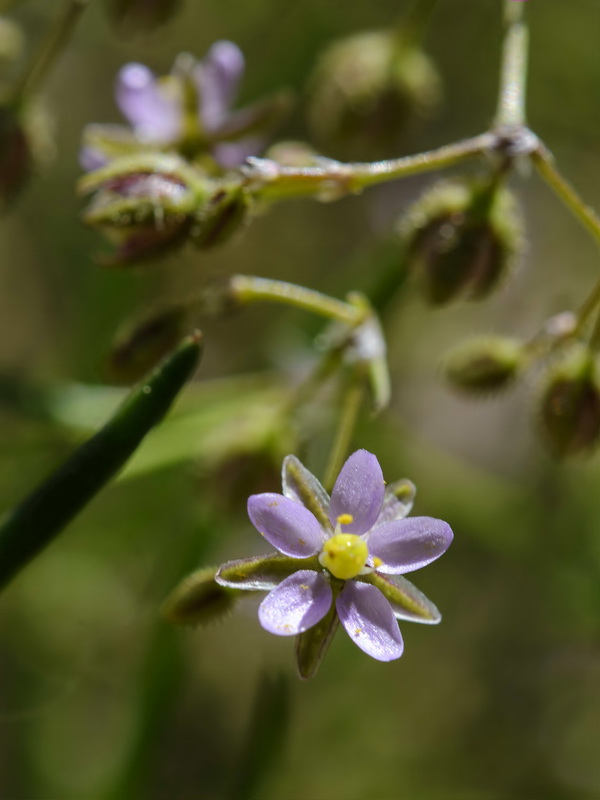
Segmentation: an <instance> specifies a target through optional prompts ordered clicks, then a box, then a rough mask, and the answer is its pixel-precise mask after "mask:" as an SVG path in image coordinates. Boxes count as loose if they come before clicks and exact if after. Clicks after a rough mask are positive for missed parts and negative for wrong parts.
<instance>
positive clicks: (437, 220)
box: [401, 181, 522, 305]
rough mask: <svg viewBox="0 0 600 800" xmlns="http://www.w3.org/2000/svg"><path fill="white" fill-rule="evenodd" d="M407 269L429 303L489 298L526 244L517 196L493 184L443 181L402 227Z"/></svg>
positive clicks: (422, 201)
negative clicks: (522, 245)
mask: <svg viewBox="0 0 600 800" xmlns="http://www.w3.org/2000/svg"><path fill="white" fill-rule="evenodd" d="M401 233H402V235H403V238H404V241H405V246H406V260H407V268H408V270H409V271H410V272H412V273H414V274H415V275H416V276H417V278H418V280H419V281H420V283H421V285H422V288H423V292H424V294H425V296H426V298H427V299H428V300H429V302H431V303H433V304H434V305H441V304H444V303H448V302H450V301H451V300H455V299H457V298H459V297H463V298H467V299H471V300H480V299H482V298H484V297H487V296H488V295H489V294H490V293H491V292H492V291H493V290H494V289H495V288H496V287H497V286H498V284H499V283H500V281H501V280H502V278H504V277H505V275H506V274H507V273H508V272H509V271H510V268H511V266H512V264H513V263H514V261H515V258H516V255H517V254H518V252H519V250H520V246H521V240H522V233H521V226H520V224H519V222H518V220H517V215H516V210H515V201H514V199H513V196H512V194H510V193H509V192H508V191H507V190H505V189H502V188H499V187H497V186H495V185H493V184H490V183H474V182H467V181H454V182H449V183H440V184H438V185H436V186H434V187H433V189H431V190H430V191H429V192H427V193H426V194H425V195H424V196H423V197H422V198H421V199H420V200H419V201H418V202H417V203H416V204H415V205H414V206H413V208H412V209H411V210H410V211H409V213H408V216H407V218H406V220H405V221H404V222H403V223H402V225H401Z"/></svg>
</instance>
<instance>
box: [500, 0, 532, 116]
mask: <svg viewBox="0 0 600 800" xmlns="http://www.w3.org/2000/svg"><path fill="white" fill-rule="evenodd" d="M524 13H525V7H524V5H523V3H519V2H517V3H515V2H514V0H505V3H504V14H505V20H506V34H505V37H504V45H503V51H502V67H501V72H500V93H499V97H498V110H497V112H496V120H495V127H496V128H505V127H506V128H518V127H522V126H523V125H525V100H526V91H525V90H526V84H527V57H528V45H529V32H528V30H527V25H526V23H525V20H524Z"/></svg>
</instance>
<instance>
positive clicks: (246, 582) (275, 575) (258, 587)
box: [215, 553, 322, 592]
mask: <svg viewBox="0 0 600 800" xmlns="http://www.w3.org/2000/svg"><path fill="white" fill-rule="evenodd" d="M300 569H312V570H315V572H320V571H321V569H322V567H321V565H320V564H319V560H318V558H317V557H316V556H311V558H291V557H290V556H284V555H280V554H279V553H275V554H273V555H267V556H252V557H250V558H240V559H238V560H237V561H228V562H227V563H226V564H223V565H222V566H221V567H219V569H218V571H217V574H216V576H215V580H216V581H217V583H219V584H220V585H221V586H227V587H229V588H231V589H244V590H251V591H265V592H268V591H270V590H271V589H274V588H275V587H276V586H278V585H279V584H280V583H281V581H282V580H284V579H285V578H288V577H289V576H290V575H293V574H294V572H298V570H300Z"/></svg>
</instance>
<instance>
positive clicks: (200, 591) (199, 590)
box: [162, 567, 239, 626]
mask: <svg viewBox="0 0 600 800" xmlns="http://www.w3.org/2000/svg"><path fill="white" fill-rule="evenodd" d="M216 572H217V570H216V569H215V568H214V567H206V568H205V569H199V570H198V571H197V572H193V573H192V574H191V575H188V576H187V578H184V579H183V580H182V581H181V583H180V584H179V585H178V586H177V587H176V588H175V589H174V590H173V591H172V592H171V594H170V595H169V596H168V597H167V599H166V600H165V602H164V603H163V606H162V615H163V616H164V617H165V619H167V620H168V621H169V622H172V623H174V624H175V625H192V626H196V625H208V624H210V623H211V622H215V621H216V620H219V619H221V618H222V617H224V616H225V615H226V614H228V613H229V612H230V611H232V610H233V608H234V606H235V604H236V602H237V599H238V597H239V592H238V591H237V590H236V589H232V588H230V587H228V586H221V585H220V584H218V583H217V582H216V581H215V575H216Z"/></svg>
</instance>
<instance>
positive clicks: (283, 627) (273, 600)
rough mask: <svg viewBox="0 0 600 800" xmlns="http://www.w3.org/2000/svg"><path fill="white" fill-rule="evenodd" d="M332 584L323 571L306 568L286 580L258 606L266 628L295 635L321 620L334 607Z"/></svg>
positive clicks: (279, 633)
mask: <svg viewBox="0 0 600 800" xmlns="http://www.w3.org/2000/svg"><path fill="white" fill-rule="evenodd" d="M331 598H332V595H331V586H330V585H329V582H328V581H327V579H326V578H325V577H324V576H323V574H322V573H320V572H313V571H312V570H309V569H302V570H299V571H298V572H295V573H294V574H293V575H290V577H289V578H286V579H285V580H284V581H282V582H281V583H280V584H279V586H278V587H277V588H276V589H273V591H272V592H269V594H268V595H267V596H266V597H265V599H264V600H263V601H262V603H261V604H260V607H259V609H258V618H259V620H260V624H261V625H262V626H263V628H264V629H265V630H267V631H269V632H270V633H276V634H277V635H278V636H294V635H295V634H297V633H302V632H303V631H306V630H308V629H309V628H312V626H313V625H316V624H317V622H320V621H321V620H322V619H323V617H324V616H325V614H327V612H328V611H329V609H330V608H331Z"/></svg>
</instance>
